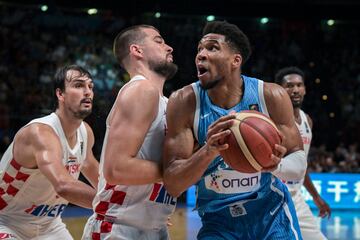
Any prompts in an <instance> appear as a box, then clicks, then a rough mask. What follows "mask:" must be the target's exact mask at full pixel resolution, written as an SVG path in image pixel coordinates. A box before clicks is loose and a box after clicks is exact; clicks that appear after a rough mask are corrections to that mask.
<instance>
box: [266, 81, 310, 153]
mask: <svg viewBox="0 0 360 240" xmlns="http://www.w3.org/2000/svg"><path fill="white" fill-rule="evenodd" d="M264 96H265V102H266V106H267V109H268V112H269V115H270V118H271V119H272V120H273V121H274V123H275V124H276V126H277V127H278V129H279V130H280V132H281V133H282V135H283V142H282V145H283V146H284V147H285V148H286V149H287V152H286V154H290V153H292V152H295V151H297V150H302V149H303V144H302V140H301V136H300V133H299V130H298V129H297V127H296V124H295V119H294V113H293V111H294V110H293V107H292V104H291V101H290V98H289V95H288V94H287V92H286V91H285V90H284V89H283V88H282V87H280V86H278V85H276V84H273V83H265V84H264Z"/></svg>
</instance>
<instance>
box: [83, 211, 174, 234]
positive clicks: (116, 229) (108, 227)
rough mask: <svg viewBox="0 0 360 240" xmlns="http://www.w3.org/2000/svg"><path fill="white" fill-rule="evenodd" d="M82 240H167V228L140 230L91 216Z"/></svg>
mask: <svg viewBox="0 0 360 240" xmlns="http://www.w3.org/2000/svg"><path fill="white" fill-rule="evenodd" d="M81 239H82V240H169V239H170V237H169V232H168V229H167V226H164V227H163V228H161V229H156V230H141V229H137V228H134V227H131V226H127V225H123V224H118V223H113V222H109V221H105V220H100V219H99V218H96V214H94V215H92V216H91V217H90V218H89V219H88V221H87V223H86V225H85V228H84V233H83V236H82V238H81Z"/></svg>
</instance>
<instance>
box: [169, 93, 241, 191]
mask: <svg viewBox="0 0 360 240" xmlns="http://www.w3.org/2000/svg"><path fill="white" fill-rule="evenodd" d="M194 111H195V95H194V92H193V90H192V88H191V86H187V87H185V88H183V89H181V90H179V91H177V92H175V93H174V94H173V95H172V96H171V97H170V99H169V103H168V107H167V124H168V133H167V135H166V138H165V143H164V155H163V157H164V184H165V187H166V189H167V191H168V192H169V193H170V194H171V195H172V196H175V197H177V196H179V195H180V194H181V193H182V192H184V191H185V190H186V189H187V188H188V187H190V186H191V185H193V184H194V183H196V182H197V181H198V180H199V179H200V178H201V177H202V175H203V174H204V172H205V170H206V169H207V167H208V165H209V164H210V163H211V162H212V160H213V159H214V158H215V157H216V156H218V155H219V154H220V151H221V150H225V149H227V148H228V144H226V143H225V144H220V142H224V141H223V140H224V139H225V137H226V136H227V135H229V134H230V130H229V129H228V128H229V127H231V126H232V124H233V122H232V119H234V118H235V116H234V115H229V116H225V117H222V118H220V119H218V120H217V121H216V122H214V123H213V124H212V125H211V126H210V127H209V130H208V134H207V141H206V144H205V145H204V146H202V147H201V148H199V149H198V150H197V151H195V149H196V148H198V145H197V142H196V141H195V139H194V135H193V130H192V124H193V119H194ZM194 151H195V152H194ZM179 179H181V181H179Z"/></svg>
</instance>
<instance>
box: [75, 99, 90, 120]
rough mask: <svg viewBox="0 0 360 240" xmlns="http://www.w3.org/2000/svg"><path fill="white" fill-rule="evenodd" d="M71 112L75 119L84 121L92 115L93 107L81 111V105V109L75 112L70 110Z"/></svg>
mask: <svg viewBox="0 0 360 240" xmlns="http://www.w3.org/2000/svg"><path fill="white" fill-rule="evenodd" d="M69 110H70V111H71V112H72V113H73V115H74V117H75V118H77V119H81V120H83V119H85V118H86V117H87V116H89V115H90V114H91V112H92V107H91V108H86V109H81V103H80V105H79V109H76V110H74V109H72V108H69Z"/></svg>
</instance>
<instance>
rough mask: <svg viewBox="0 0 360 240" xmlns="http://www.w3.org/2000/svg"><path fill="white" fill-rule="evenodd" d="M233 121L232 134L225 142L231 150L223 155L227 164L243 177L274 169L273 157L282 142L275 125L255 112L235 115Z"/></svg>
mask: <svg viewBox="0 0 360 240" xmlns="http://www.w3.org/2000/svg"><path fill="white" fill-rule="evenodd" d="M234 120H235V123H234V125H233V126H232V127H231V128H230V130H231V134H230V135H229V136H228V137H227V139H226V140H225V142H226V143H228V144H229V148H228V149H226V150H224V151H221V152H220V154H221V156H222V157H223V159H224V161H225V162H226V163H227V164H228V165H229V166H230V167H231V168H233V169H235V170H237V171H239V172H243V173H254V172H259V171H261V169H263V168H269V167H275V166H276V163H275V162H273V161H272V160H271V154H272V153H275V151H276V150H275V144H279V143H280V142H281V137H280V134H279V130H278V129H277V128H276V125H275V123H274V122H273V121H272V120H271V119H270V118H269V117H267V116H266V115H264V114H262V113H260V112H257V111H252V110H249V111H242V112H240V113H236V119H234Z"/></svg>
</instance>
